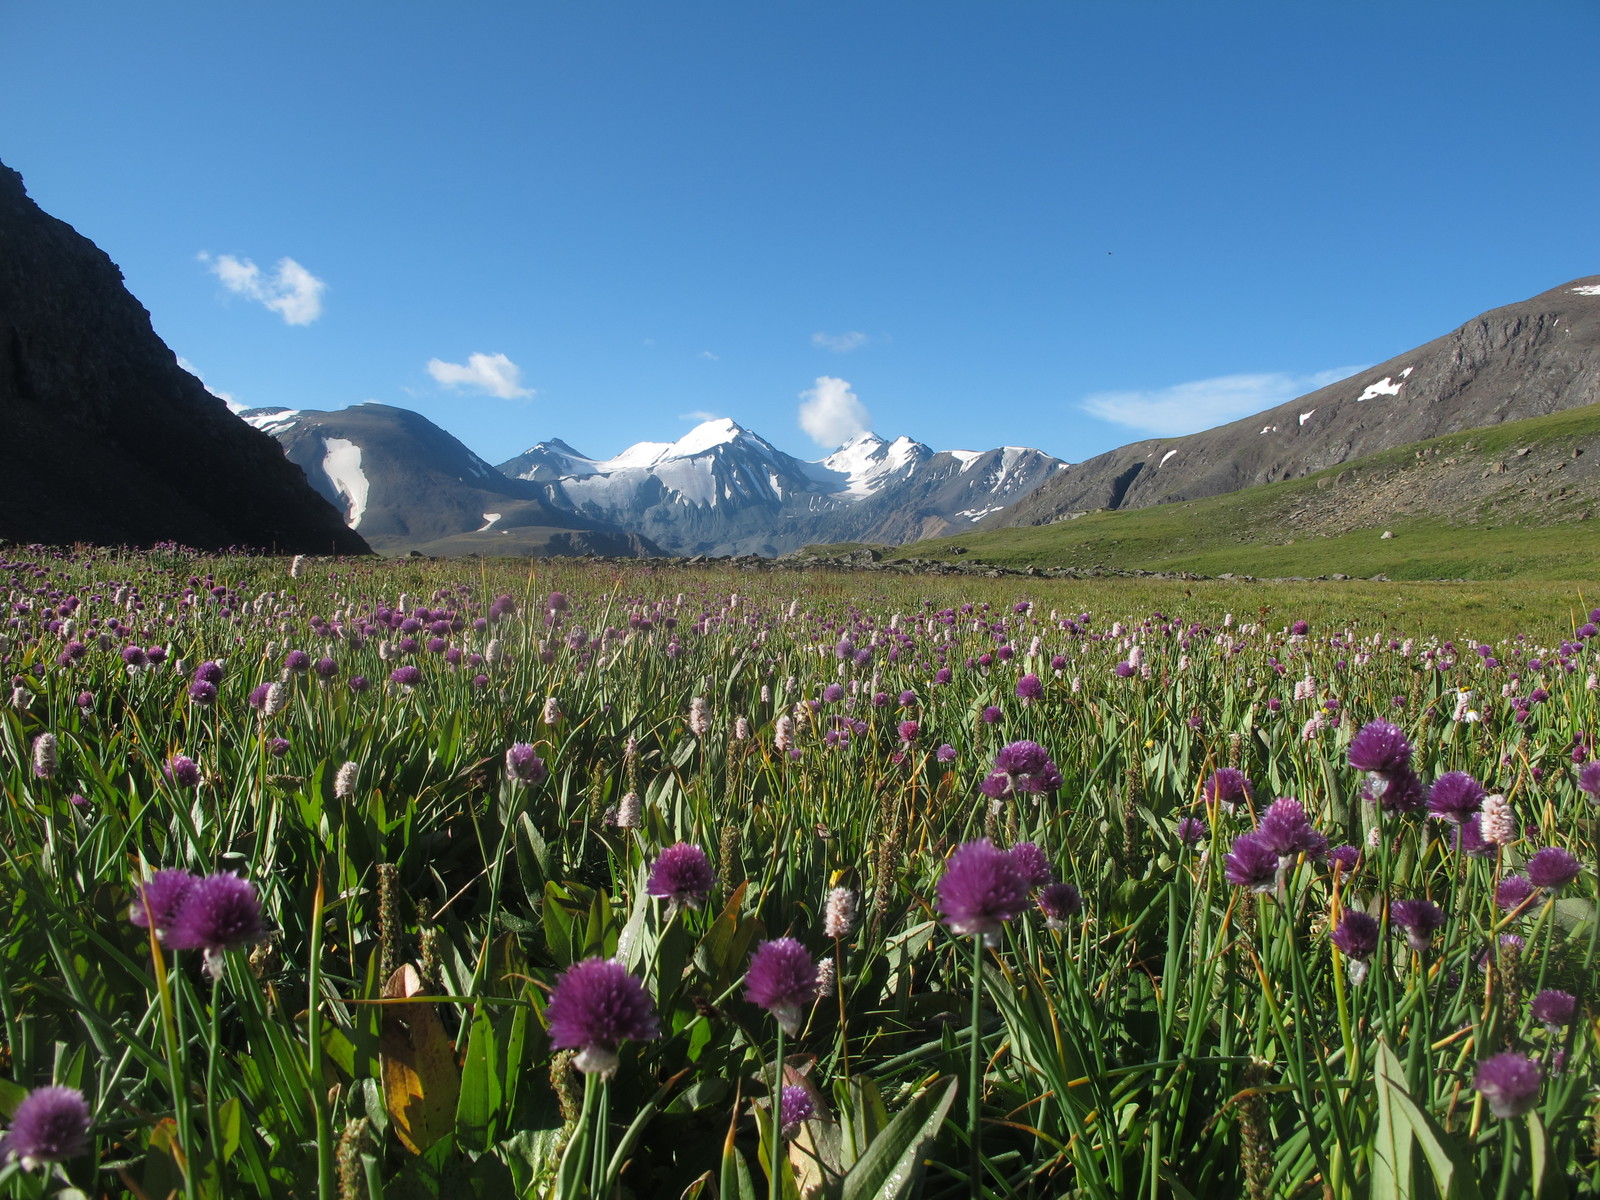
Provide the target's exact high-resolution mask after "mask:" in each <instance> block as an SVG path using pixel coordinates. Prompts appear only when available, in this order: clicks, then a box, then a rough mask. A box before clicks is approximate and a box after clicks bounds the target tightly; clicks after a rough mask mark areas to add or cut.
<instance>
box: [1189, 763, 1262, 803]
mask: <svg viewBox="0 0 1600 1200" xmlns="http://www.w3.org/2000/svg"><path fill="white" fill-rule="evenodd" d="M1201 794H1202V795H1203V796H1204V797H1205V798H1206V800H1208V801H1210V802H1211V803H1214V804H1220V805H1222V807H1223V808H1225V809H1227V810H1228V811H1229V812H1232V811H1233V809H1234V806H1235V805H1236V804H1239V803H1241V802H1243V801H1247V800H1249V799H1251V797H1253V796H1254V795H1255V794H1256V789H1255V785H1254V784H1252V783H1251V782H1250V780H1249V777H1248V776H1246V775H1245V773H1244V772H1243V771H1240V770H1237V769H1235V768H1233V767H1223V768H1222V769H1221V770H1219V771H1216V772H1213V773H1212V776H1211V778H1210V779H1208V780H1206V784H1205V787H1204V788H1203V789H1202V791H1201Z"/></svg>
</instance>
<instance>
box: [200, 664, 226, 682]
mask: <svg viewBox="0 0 1600 1200" xmlns="http://www.w3.org/2000/svg"><path fill="white" fill-rule="evenodd" d="M194 678H195V682H196V683H221V682H222V664H221V663H219V662H212V661H211V660H209V659H207V660H206V661H205V662H203V663H201V664H200V665H199V666H198V667H196V668H195V669H194Z"/></svg>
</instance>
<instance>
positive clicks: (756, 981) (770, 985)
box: [744, 851, 998, 1035]
mask: <svg viewBox="0 0 1600 1200" xmlns="http://www.w3.org/2000/svg"><path fill="white" fill-rule="evenodd" d="M996 853H998V851H996ZM744 994H745V998H746V999H747V1000H749V1001H750V1003H752V1004H758V1005H760V1006H761V1007H762V1008H764V1009H766V1010H767V1011H768V1012H769V1013H771V1014H772V1015H773V1016H774V1017H776V1018H777V1019H778V1024H779V1025H780V1026H782V1027H783V1030H784V1032H785V1033H788V1034H791V1035H793V1034H796V1033H798V1032H799V1031H800V1018H801V1017H802V1016H804V1015H805V1010H806V1009H807V1008H808V1007H810V1005H811V1004H812V1002H813V1001H814V1000H816V998H817V964H816V963H815V962H813V961H812V959H811V955H810V954H808V953H807V952H806V948H805V947H804V946H802V945H801V944H800V943H799V942H797V941H795V940H794V939H793V938H789V937H782V938H774V939H773V940H772V941H769V942H762V943H761V944H760V945H759V946H757V947H756V952H755V953H754V954H753V955H751V956H750V969H749V970H748V971H746V972H745V977H744Z"/></svg>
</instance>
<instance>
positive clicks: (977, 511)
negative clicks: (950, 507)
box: [956, 504, 1005, 521]
mask: <svg viewBox="0 0 1600 1200" xmlns="http://www.w3.org/2000/svg"><path fill="white" fill-rule="evenodd" d="M1004 507H1005V505H1004V504H992V505H990V506H989V507H988V508H964V509H962V510H961V511H960V512H958V513H957V514H956V516H958V517H966V518H967V520H969V521H981V520H983V519H984V518H985V517H987V516H988V515H989V514H990V513H997V512H999V511H1000V510H1001V509H1002V508H1004Z"/></svg>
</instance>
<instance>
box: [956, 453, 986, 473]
mask: <svg viewBox="0 0 1600 1200" xmlns="http://www.w3.org/2000/svg"><path fill="white" fill-rule="evenodd" d="M949 453H950V456H951V457H952V458H955V459H958V460H960V463H961V470H962V471H965V470H966V469H967V468H968V467H970V466H972V464H973V463H975V462H977V461H978V460H979V459H980V458H982V457H983V451H981V450H951V451H950V452H949Z"/></svg>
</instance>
